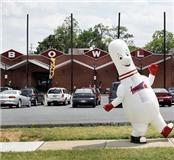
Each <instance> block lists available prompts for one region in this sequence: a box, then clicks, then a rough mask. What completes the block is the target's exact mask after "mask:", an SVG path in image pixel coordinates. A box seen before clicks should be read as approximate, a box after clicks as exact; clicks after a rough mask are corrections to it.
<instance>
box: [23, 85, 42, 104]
mask: <svg viewBox="0 0 174 160" xmlns="http://www.w3.org/2000/svg"><path fill="white" fill-rule="evenodd" d="M21 92H22V94H23V95H26V96H28V97H30V98H31V103H32V105H34V106H37V105H38V104H39V103H40V104H42V105H43V104H44V102H45V98H44V94H42V93H39V92H38V90H37V89H35V88H24V89H21Z"/></svg>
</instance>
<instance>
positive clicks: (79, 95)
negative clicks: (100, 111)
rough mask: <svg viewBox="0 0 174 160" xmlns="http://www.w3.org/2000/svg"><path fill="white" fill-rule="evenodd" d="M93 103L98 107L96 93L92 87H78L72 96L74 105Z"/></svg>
mask: <svg viewBox="0 0 174 160" xmlns="http://www.w3.org/2000/svg"><path fill="white" fill-rule="evenodd" d="M85 105H92V107H96V95H95V93H94V92H93V90H92V89H91V88H82V89H76V91H75V93H74V94H73V98H72V107H73V108H74V107H78V106H85Z"/></svg>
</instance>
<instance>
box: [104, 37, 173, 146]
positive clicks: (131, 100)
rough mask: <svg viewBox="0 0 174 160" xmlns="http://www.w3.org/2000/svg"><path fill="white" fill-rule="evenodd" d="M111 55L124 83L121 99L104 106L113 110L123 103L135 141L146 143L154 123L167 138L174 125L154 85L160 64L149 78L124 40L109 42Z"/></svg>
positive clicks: (155, 66) (120, 86) (153, 67)
mask: <svg viewBox="0 0 174 160" xmlns="http://www.w3.org/2000/svg"><path fill="white" fill-rule="evenodd" d="M109 54H110V56H111V58H112V60H113V62H114V64H115V66H116V68H117V71H118V74H119V80H120V82H121V83H120V85H119V86H118V89H117V98H116V99H114V100H113V101H112V102H111V103H109V104H106V105H105V106H104V107H103V108H104V109H105V110H106V111H107V112H109V111H110V110H111V109H112V108H114V107H116V106H118V105H119V104H120V103H122V105H123V109H124V111H125V114H126V116H127V118H128V120H129V121H130V122H131V125H132V128H133V129H132V133H131V142H132V143H146V138H145V137H144V135H145V132H146V130H147V127H148V123H151V124H152V125H153V126H154V127H155V128H156V129H157V131H158V132H159V133H161V134H162V135H163V136H164V137H167V136H168V135H169V133H170V132H171V131H172V129H173V124H172V123H169V124H166V122H165V121H164V119H163V118H162V116H161V114H160V111H159V103H158V100H157V98H156V95H155V93H154V92H153V90H152V88H151V86H152V84H153V81H154V79H155V75H156V73H157V70H158V66H157V65H155V64H152V65H151V66H150V67H149V68H148V69H149V72H150V74H149V77H146V76H143V75H140V74H139V73H138V71H137V69H136V67H135V65H134V63H133V61H132V58H131V55H130V51H129V49H128V46H127V44H126V43H125V42H124V41H123V40H120V39H117V40H114V41H112V42H111V43H110V44H109Z"/></svg>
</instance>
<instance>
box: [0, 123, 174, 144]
mask: <svg viewBox="0 0 174 160" xmlns="http://www.w3.org/2000/svg"><path fill="white" fill-rule="evenodd" d="M0 133H1V134H0V141H1V142H10V141H55V140H92V139H128V138H129V137H130V133H131V126H96V127H94V126H93V127H55V128H14V129H1V130H0ZM170 136H171V137H174V133H172V134H171V135H170ZM146 137H147V138H159V137H161V135H160V134H159V133H158V132H157V131H156V130H155V129H154V128H153V127H152V126H150V127H149V129H148V131H147V134H146Z"/></svg>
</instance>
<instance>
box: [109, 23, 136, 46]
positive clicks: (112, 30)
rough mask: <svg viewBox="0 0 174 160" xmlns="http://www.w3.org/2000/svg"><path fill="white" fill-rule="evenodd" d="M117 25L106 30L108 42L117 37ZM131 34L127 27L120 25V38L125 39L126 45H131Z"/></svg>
mask: <svg viewBox="0 0 174 160" xmlns="http://www.w3.org/2000/svg"><path fill="white" fill-rule="evenodd" d="M117 36H118V27H112V28H110V29H109V32H108V43H110V42H111V41H112V40H114V39H117ZM133 37H134V36H133V34H130V33H128V29H127V28H126V27H124V26H120V39H123V40H124V41H126V43H127V44H128V45H133Z"/></svg>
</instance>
